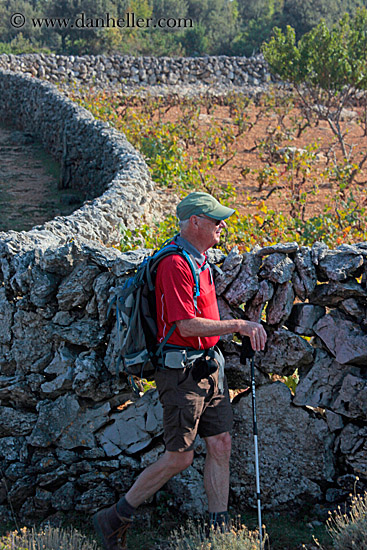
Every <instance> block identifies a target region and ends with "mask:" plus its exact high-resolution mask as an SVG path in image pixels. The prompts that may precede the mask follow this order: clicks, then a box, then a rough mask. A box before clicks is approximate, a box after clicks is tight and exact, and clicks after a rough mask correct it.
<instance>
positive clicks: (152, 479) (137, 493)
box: [125, 451, 194, 508]
mask: <svg viewBox="0 0 367 550" xmlns="http://www.w3.org/2000/svg"><path fill="white" fill-rule="evenodd" d="M193 457H194V451H186V452H171V451H166V452H165V453H164V454H163V455H162V456H161V457H160V458H159V459H158V460H157V462H155V463H154V464H151V465H150V466H148V467H147V468H146V469H145V470H144V471H143V472H142V473H141V474H140V476H139V477H138V479H137V480H136V481H135V483H134V485H133V486H132V487H131V489H129V491H128V492H127V493H126V495H125V499H126V500H127V502H128V503H129V504H130V506H132V507H133V508H137V507H138V506H139V505H140V504H142V503H143V502H144V501H145V500H147V499H148V498H149V497H151V496H152V495H154V494H155V493H156V492H157V491H159V489H160V488H161V487H163V485H164V484H165V483H167V481H168V480H169V479H171V477H173V476H174V475H176V474H178V473H179V472H182V471H183V470H185V469H186V468H187V467H188V466H190V464H191V462H192V459H193Z"/></svg>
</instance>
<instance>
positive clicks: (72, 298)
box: [56, 264, 100, 310]
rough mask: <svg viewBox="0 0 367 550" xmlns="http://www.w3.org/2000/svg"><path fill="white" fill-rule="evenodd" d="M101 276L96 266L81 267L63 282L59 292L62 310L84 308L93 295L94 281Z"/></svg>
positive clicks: (58, 298) (58, 296)
mask: <svg viewBox="0 0 367 550" xmlns="http://www.w3.org/2000/svg"><path fill="white" fill-rule="evenodd" d="M99 274H100V270H99V268H98V267H97V266H95V265H83V264H82V265H79V266H76V267H75V268H74V270H73V271H72V273H70V275H68V276H67V277H66V279H64V280H63V282H62V283H61V284H60V286H59V290H58V292H57V295H56V297H57V301H58V303H59V307H60V309H62V310H69V309H72V308H74V307H77V306H81V307H82V306H84V305H85V304H86V303H87V301H88V299H89V298H90V297H91V295H92V290H93V282H94V279H95V278H96V277H97V276H98V275H99Z"/></svg>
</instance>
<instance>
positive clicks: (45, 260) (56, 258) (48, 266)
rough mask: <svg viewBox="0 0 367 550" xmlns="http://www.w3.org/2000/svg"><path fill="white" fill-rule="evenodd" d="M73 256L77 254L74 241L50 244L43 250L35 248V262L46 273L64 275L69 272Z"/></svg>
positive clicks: (72, 265)
mask: <svg viewBox="0 0 367 550" xmlns="http://www.w3.org/2000/svg"><path fill="white" fill-rule="evenodd" d="M75 257H77V258H78V256H77V247H76V246H75V244H74V243H67V244H64V245H62V246H55V245H53V246H50V247H48V248H46V249H45V250H43V249H42V248H37V249H36V250H35V263H36V265H39V266H40V268H41V270H42V271H45V272H48V273H57V274H58V275H61V276H65V275H68V274H69V273H71V271H72V270H73V267H74V261H75Z"/></svg>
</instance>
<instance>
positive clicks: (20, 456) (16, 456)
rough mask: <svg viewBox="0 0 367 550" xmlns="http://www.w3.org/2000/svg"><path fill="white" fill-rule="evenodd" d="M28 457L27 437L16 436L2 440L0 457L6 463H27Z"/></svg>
mask: <svg viewBox="0 0 367 550" xmlns="http://www.w3.org/2000/svg"><path fill="white" fill-rule="evenodd" d="M27 456H28V450H27V445H26V441H25V437H22V436H19V435H15V436H9V437H1V438H0V457H2V458H3V459H4V460H6V461H15V460H20V461H22V462H25V461H26V459H27Z"/></svg>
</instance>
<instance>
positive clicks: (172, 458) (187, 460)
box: [167, 451, 194, 475]
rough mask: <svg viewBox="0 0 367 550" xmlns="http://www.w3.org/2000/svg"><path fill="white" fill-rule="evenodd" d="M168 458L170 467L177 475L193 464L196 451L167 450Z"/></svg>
mask: <svg viewBox="0 0 367 550" xmlns="http://www.w3.org/2000/svg"><path fill="white" fill-rule="evenodd" d="M167 458H168V462H169V467H170V468H171V469H172V472H173V475H175V474H178V473H179V472H182V471H183V470H186V468H188V467H189V466H191V464H192V461H193V458H194V451H185V452H172V451H167Z"/></svg>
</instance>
